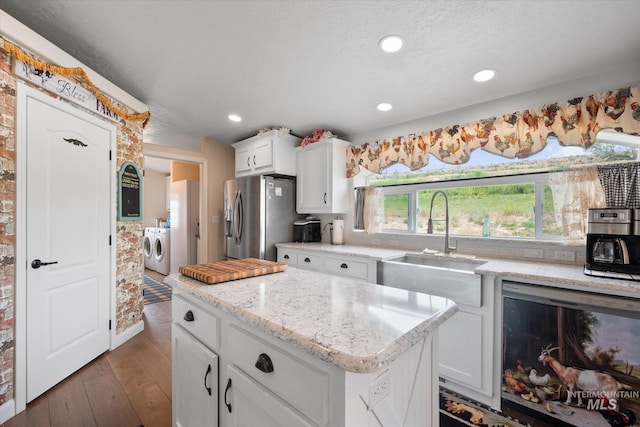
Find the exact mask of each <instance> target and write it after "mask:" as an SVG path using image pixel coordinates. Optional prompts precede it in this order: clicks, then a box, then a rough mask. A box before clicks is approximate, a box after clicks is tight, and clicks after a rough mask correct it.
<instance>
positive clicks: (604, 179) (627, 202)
mask: <svg viewBox="0 0 640 427" xmlns="http://www.w3.org/2000/svg"><path fill="white" fill-rule="evenodd" d="M638 172H640V163H618V164H613V165H600V166H598V176H599V178H600V182H601V183H602V187H603V188H604V195H605V198H606V199H607V207H610V208H612V207H624V208H640V185H639V184H640V182H638V181H639V179H638Z"/></svg>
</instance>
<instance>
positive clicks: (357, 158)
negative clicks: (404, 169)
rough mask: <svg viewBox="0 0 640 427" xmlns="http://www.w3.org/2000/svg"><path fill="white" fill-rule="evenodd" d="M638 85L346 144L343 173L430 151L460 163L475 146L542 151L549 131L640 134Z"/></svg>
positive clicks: (520, 153) (567, 137) (419, 161)
mask: <svg viewBox="0 0 640 427" xmlns="http://www.w3.org/2000/svg"><path fill="white" fill-rule="evenodd" d="M639 90H640V85H637V86H634V87H626V88H622V89H618V90H614V91H608V92H603V93H599V94H594V95H589V96H585V97H580V98H574V99H570V100H568V101H566V102H557V103H553V104H547V105H544V106H542V107H538V108H531V109H528V110H524V111H522V112H515V113H511V114H504V115H503V116H501V117H492V118H488V119H484V120H480V121H478V122H473V123H465V124H456V125H452V126H447V127H445V128H440V129H435V130H430V131H424V132H422V133H420V134H409V135H406V136H400V137H397V138H393V139H392V140H387V139H384V140H380V141H376V142H373V143H366V144H362V145H359V146H355V145H354V146H350V147H349V148H348V149H347V177H352V176H354V175H357V174H358V173H359V172H360V168H361V167H364V168H366V169H368V170H370V171H372V172H376V173H379V172H380V171H381V170H382V169H384V168H386V167H387V166H391V165H393V164H395V163H404V164H405V165H407V166H408V167H409V168H410V169H411V170H417V169H420V168H422V167H423V166H426V165H427V164H428V163H429V155H433V156H435V157H436V158H437V159H439V160H441V161H443V162H445V163H449V164H463V163H466V162H467V161H468V160H469V156H470V155H471V153H472V152H473V151H474V150H477V149H482V150H485V151H488V152H490V153H493V154H496V155H498V156H502V157H506V158H510V159H513V158H526V157H529V156H531V155H532V154H535V153H538V152H540V151H542V150H543V149H544V148H545V147H546V145H547V138H549V137H555V138H557V139H558V141H559V142H560V144H562V145H565V146H580V147H583V148H588V147H589V146H591V145H592V144H593V143H594V142H595V136H596V134H597V133H598V132H599V131H600V130H602V129H615V130H616V131H618V132H623V133H628V134H632V135H638V134H640V99H639V94H638V92H639Z"/></svg>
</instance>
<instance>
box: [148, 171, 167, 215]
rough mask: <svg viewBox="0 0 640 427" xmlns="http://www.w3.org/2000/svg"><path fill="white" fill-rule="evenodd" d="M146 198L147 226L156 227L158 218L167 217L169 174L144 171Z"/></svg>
mask: <svg viewBox="0 0 640 427" xmlns="http://www.w3.org/2000/svg"><path fill="white" fill-rule="evenodd" d="M143 185H144V191H143V192H144V196H143V197H144V200H143V206H142V215H143V222H144V226H145V227H155V226H156V218H166V217H167V213H168V210H167V175H165V174H164V173H161V172H158V171H154V170H146V169H145V171H144V182H143Z"/></svg>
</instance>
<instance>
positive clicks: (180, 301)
mask: <svg viewBox="0 0 640 427" xmlns="http://www.w3.org/2000/svg"><path fill="white" fill-rule="evenodd" d="M171 301H172V302H171V312H172V313H173V314H172V316H173V322H174V323H176V324H178V325H180V326H182V327H183V328H184V329H185V330H187V331H188V332H189V333H190V334H191V335H193V336H194V337H196V338H197V339H199V340H200V341H201V342H202V343H203V344H205V345H206V346H207V347H209V348H210V349H212V350H218V349H219V348H220V319H219V318H218V316H215V315H214V314H212V313H211V312H209V311H207V310H205V309H204V308H202V307H200V306H199V305H198V304H194V303H192V302H191V301H189V300H187V299H185V298H182V297H180V296H178V295H175V294H174V295H173V298H172V300H171Z"/></svg>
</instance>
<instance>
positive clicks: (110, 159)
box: [109, 150, 111, 160]
mask: <svg viewBox="0 0 640 427" xmlns="http://www.w3.org/2000/svg"><path fill="white" fill-rule="evenodd" d="M109 160H111V150H109Z"/></svg>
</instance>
